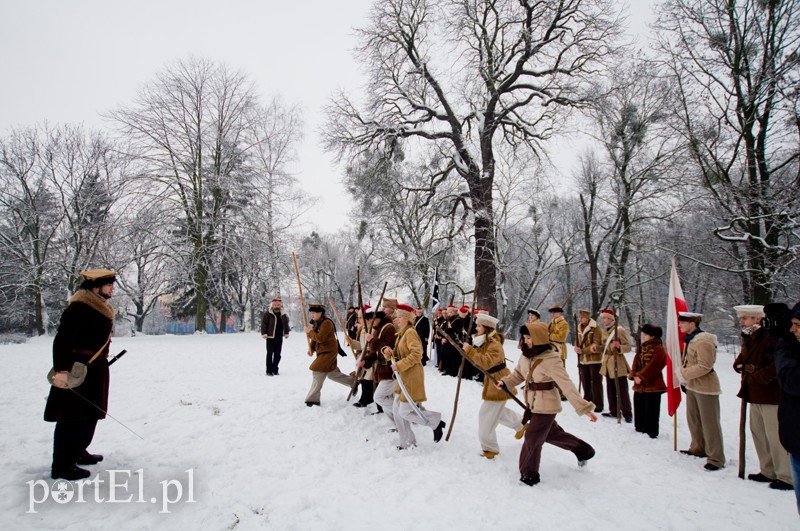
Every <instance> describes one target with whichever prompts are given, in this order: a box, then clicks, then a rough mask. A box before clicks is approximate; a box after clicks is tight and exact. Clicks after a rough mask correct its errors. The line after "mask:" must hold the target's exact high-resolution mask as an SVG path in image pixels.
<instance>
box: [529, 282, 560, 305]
mask: <svg viewBox="0 0 800 531" xmlns="http://www.w3.org/2000/svg"><path fill="white" fill-rule="evenodd" d="M554 287H556V285H555V284H553V285H552V286H550V288H549V289H548V290H547V293H545V294H544V297H542V300H540V301H539V304H537V305H536V306H534V307H533V309H534V310H536V311H539V306H541V305H542V304H544V301H545V300H547V296H548V295H550V292H551V291H553V288H554Z"/></svg>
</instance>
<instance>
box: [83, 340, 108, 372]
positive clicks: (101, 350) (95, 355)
mask: <svg viewBox="0 0 800 531" xmlns="http://www.w3.org/2000/svg"><path fill="white" fill-rule="evenodd" d="M110 342H111V334H109V335H108V339H106V342H105V343H103V346H102V347H100V350H98V351H97V352H95V353H94V356H92V358H91V359H90V360H89V362H88V363H87V364H86V365H89V364H90V363H92V362H93V361H94V360H96V359H97V356H99V355H100V353H101V352H103V349H104V348H106V345H108V344H109V343H110Z"/></svg>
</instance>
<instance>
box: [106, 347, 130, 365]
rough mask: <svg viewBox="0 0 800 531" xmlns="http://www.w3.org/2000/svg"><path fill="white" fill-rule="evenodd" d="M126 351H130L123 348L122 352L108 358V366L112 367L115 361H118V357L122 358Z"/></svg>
mask: <svg viewBox="0 0 800 531" xmlns="http://www.w3.org/2000/svg"><path fill="white" fill-rule="evenodd" d="M126 352H128V351H127V350H123V351H122V352H120V353H119V354H117V355H116V356H114V357H113V358H111V359H110V360H108V366H109V367H110V366H111V365H114V362H115V361H117V360H118V359H120V358H121V357H122V356H124V355H125V353H126Z"/></svg>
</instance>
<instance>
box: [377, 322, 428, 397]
mask: <svg viewBox="0 0 800 531" xmlns="http://www.w3.org/2000/svg"><path fill="white" fill-rule="evenodd" d="M384 356H385V357H386V358H387V359H391V358H392V355H389V356H386V354H384ZM393 356H394V359H395V360H396V363H397V372H399V373H400V377H401V378H402V379H403V384H405V386H406V390H407V391H408V394H409V395H411V399H412V400H413V401H414V402H415V403H417V404H419V403H420V402H424V401H425V400H427V397H426V396H425V372H424V371H423V369H422V340H420V338H419V334H417V331H416V330H414V327H413V326H411V325H408V326H406V327H405V328H404V329H403V330H401V331H400V332H399V333H398V334H397V339H396V340H395V343H394V349H393ZM394 392H395V393H399V394H400V401H401V402H408V400H406V396H405V395H404V394H403V392H402V391H401V390H400V385H399V384H398V385H396V386H395V389H394Z"/></svg>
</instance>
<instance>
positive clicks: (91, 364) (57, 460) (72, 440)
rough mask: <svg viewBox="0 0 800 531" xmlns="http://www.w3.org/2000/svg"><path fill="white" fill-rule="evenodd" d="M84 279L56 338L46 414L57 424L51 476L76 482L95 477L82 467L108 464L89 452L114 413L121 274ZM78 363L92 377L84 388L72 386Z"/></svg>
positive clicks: (97, 272)
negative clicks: (116, 297)
mask: <svg viewBox="0 0 800 531" xmlns="http://www.w3.org/2000/svg"><path fill="white" fill-rule="evenodd" d="M81 277H82V278H83V282H82V283H81V286H80V289H79V290H78V291H77V292H76V293H75V295H73V296H72V297H71V298H70V299H69V304H68V305H67V308H66V309H65V310H64V313H62V314H61V321H60V323H59V325H58V332H57V333H56V337H55V339H54V340H53V369H54V370H55V371H56V374H55V376H54V378H53V380H52V387H51V388H50V396H49V397H48V398H47V405H46V406H45V410H44V420H45V421H47V422H55V423H56V428H55V432H54V434H53V465H52V468H51V471H50V476H51V477H52V478H53V479H59V478H61V479H67V480H70V481H74V480H78V479H83V478H87V477H89V476H90V475H91V473H90V472H89V471H88V470H86V469H84V468H80V467H78V466H77V465H94V464H96V463H98V462H100V461H102V460H103V456H102V455H99V454H90V453H89V452H88V450H87V448H88V447H89V444H91V442H92V439H93V438H94V431H95V428H96V427H97V421H98V420H99V419H103V418H105V417H106V411H107V410H108V351H109V345H110V344H111V331H112V329H113V327H114V309H113V308H112V307H111V305H110V304H109V303H108V299H110V298H111V296H112V295H113V293H114V281H115V280H116V273H114V272H113V271H110V270H108V269H92V270H89V271H84V272H82V273H81ZM75 362H79V363H83V364H86V369H87V370H86V378H85V379H84V381H83V383H81V384H80V385H79V386H77V387H73V388H68V387H69V385H70V384H69V383H68V373H69V371H70V370H72V368H73V364H74V363H75Z"/></svg>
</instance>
